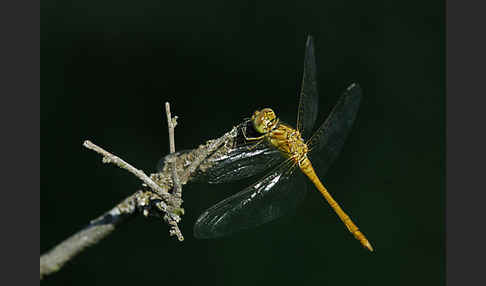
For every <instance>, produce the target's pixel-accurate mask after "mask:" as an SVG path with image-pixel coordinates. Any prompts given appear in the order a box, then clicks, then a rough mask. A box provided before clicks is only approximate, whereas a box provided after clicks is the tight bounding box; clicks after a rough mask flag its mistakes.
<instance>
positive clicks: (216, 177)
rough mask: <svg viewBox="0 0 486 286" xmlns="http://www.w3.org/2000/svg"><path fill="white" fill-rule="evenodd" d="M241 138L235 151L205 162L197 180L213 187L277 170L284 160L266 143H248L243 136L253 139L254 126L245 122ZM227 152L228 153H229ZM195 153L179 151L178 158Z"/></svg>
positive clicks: (213, 156) (211, 156) (215, 153)
mask: <svg viewBox="0 0 486 286" xmlns="http://www.w3.org/2000/svg"><path fill="white" fill-rule="evenodd" d="M238 132H239V133H238V135H237V137H236V139H235V141H234V142H233V146H232V147H227V146H225V147H223V148H222V149H224V150H225V151H224V152H219V151H221V150H219V151H216V152H214V153H213V154H211V155H210V156H209V157H208V158H207V159H206V160H205V161H203V162H202V164H201V165H200V168H199V169H198V172H197V173H196V174H194V175H193V177H194V179H196V180H198V181H201V182H207V183H211V184H218V183H226V182H230V181H235V180H240V179H244V178H248V177H252V176H255V175H257V174H260V173H262V172H264V171H268V170H270V169H271V168H272V167H275V166H277V165H278V164H280V163H281V162H282V161H284V159H285V158H284V157H283V156H282V155H281V154H280V153H279V151H278V150H277V149H276V148H273V147H272V146H269V145H268V144H267V143H266V142H265V141H252V142H247V141H246V140H245V138H244V136H243V132H245V134H247V135H248V136H250V137H253V136H254V135H255V134H252V133H251V132H252V130H251V122H250V121H245V122H243V123H242V124H241V126H240V128H239V129H238ZM226 148H227V149H226ZM190 151H191V150H184V151H179V152H177V153H176V155H183V154H185V153H188V152H190ZM168 156H173V155H167V156H165V157H163V158H162V159H161V160H160V161H159V163H158V164H157V170H158V171H159V172H160V171H161V170H162V169H163V167H164V165H165V161H166V160H167V158H168Z"/></svg>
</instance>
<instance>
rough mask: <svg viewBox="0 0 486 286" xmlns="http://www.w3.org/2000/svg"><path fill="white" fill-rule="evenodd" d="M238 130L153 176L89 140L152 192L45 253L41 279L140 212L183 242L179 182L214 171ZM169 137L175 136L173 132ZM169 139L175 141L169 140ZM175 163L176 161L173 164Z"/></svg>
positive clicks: (138, 194)
mask: <svg viewBox="0 0 486 286" xmlns="http://www.w3.org/2000/svg"><path fill="white" fill-rule="evenodd" d="M168 118H171V119H172V120H169V122H170V123H169V124H172V125H173V127H174V126H175V118H172V117H171V116H170V110H169V113H168ZM169 129H170V128H169ZM237 130H238V127H233V129H232V130H231V131H230V132H227V133H226V134H224V135H223V136H222V137H220V138H218V139H215V140H210V141H207V142H206V144H204V145H200V146H199V147H198V148H196V149H193V150H190V151H188V152H185V153H181V154H178V153H172V154H170V155H169V156H166V162H165V165H164V167H163V168H162V170H161V171H160V172H159V173H156V174H151V175H150V177H148V176H147V175H145V173H144V172H143V171H141V170H138V169H136V168H135V167H133V166H131V165H130V164H128V163H127V162H125V161H123V160H122V159H121V158H119V157H117V156H115V155H113V154H111V153H110V152H108V151H105V150H103V149H102V148H101V147H99V146H97V145H95V144H93V143H92V142H90V141H85V142H84V143H83V145H84V146H85V147H87V148H89V149H91V150H94V151H96V152H98V153H100V154H102V155H103V162H105V163H114V164H116V165H117V166H119V167H121V168H123V169H126V170H128V171H129V172H131V173H133V174H134V175H135V176H137V177H138V178H140V179H141V180H142V181H143V182H144V183H145V184H146V185H147V186H149V187H150V189H151V190H144V191H137V192H135V193H134V194H133V195H131V196H129V197H128V198H126V199H125V200H124V201H122V202H121V203H120V204H118V205H117V206H115V207H114V208H113V209H111V210H110V211H108V212H107V213H105V214H104V215H102V216H100V217H98V218H97V219H95V220H93V221H91V222H90V223H89V224H88V226H87V227H85V228H84V229H82V230H80V231H79V232H77V233H76V234H74V235H72V236H71V237H69V238H67V239H66V240H64V241H63V242H61V243H59V244H58V245H57V246H55V247H54V248H53V249H51V250H50V251H48V252H47V253H45V254H43V255H42V256H41V257H40V278H41V279H42V278H43V277H44V276H45V275H48V274H50V273H54V272H56V271H58V270H59V269H61V267H62V266H63V265H64V264H65V263H66V262H67V261H69V260H71V259H72V258H74V257H75V256H76V255H77V254H79V253H80V252H81V251H83V250H84V249H86V248H87V247H88V246H90V245H93V244H96V243H97V242H99V241H101V239H103V238H104V237H106V236H107V235H108V234H110V233H111V232H112V231H113V230H114V229H115V227H116V226H117V225H119V224H120V223H122V222H124V221H126V220H127V218H130V217H133V216H134V215H135V214H137V213H142V214H143V215H144V216H148V215H157V216H163V217H164V220H165V221H166V222H167V223H168V224H169V225H170V226H171V230H170V234H171V235H177V236H178V238H179V240H182V239H183V237H182V234H181V233H180V230H179V228H178V226H177V223H178V222H179V221H180V217H179V215H180V214H183V209H182V208H180V206H181V203H182V199H181V197H179V195H175V194H177V193H180V192H179V191H178V190H177V186H175V185H176V184H177V182H176V181H179V182H178V183H179V184H180V186H182V185H184V184H186V183H187V182H189V181H190V180H191V179H192V178H193V177H194V176H195V175H196V174H197V173H198V172H204V171H206V170H207V169H208V168H210V166H211V164H212V163H211V162H212V160H213V159H215V158H218V157H219V156H225V155H226V154H227V152H228V151H229V150H230V149H229V148H226V147H228V146H231V145H232V144H233V142H234V140H235V138H236V136H237ZM169 132H171V131H169ZM169 137H171V136H170V133H169ZM172 138H173V130H172ZM169 140H171V139H170V138H169ZM172 142H173V141H172ZM171 145H172V143H171ZM172 151H175V145H174V149H171V152H172ZM171 160H173V161H172V162H169V161H171ZM170 163H171V164H170ZM169 165H171V166H169ZM203 165H204V166H203ZM174 171H175V172H174ZM174 173H175V174H174ZM171 189H173V190H174V189H175V190H174V195H173V194H171V193H169V191H168V190H171ZM181 190H182V188H181ZM180 194H181V193H180Z"/></svg>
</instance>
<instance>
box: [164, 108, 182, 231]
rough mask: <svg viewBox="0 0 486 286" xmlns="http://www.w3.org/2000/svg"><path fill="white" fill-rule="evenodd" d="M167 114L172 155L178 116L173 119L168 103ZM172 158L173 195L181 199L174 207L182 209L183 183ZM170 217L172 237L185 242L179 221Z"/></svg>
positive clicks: (166, 217)
mask: <svg viewBox="0 0 486 286" xmlns="http://www.w3.org/2000/svg"><path fill="white" fill-rule="evenodd" d="M165 112H166V114H167V126H168V129H169V150H170V154H174V153H175V139H174V127H175V126H176V125H177V122H176V119H177V116H174V118H172V115H171V114H170V104H169V103H168V102H166V103H165ZM171 158H172V162H171V169H172V181H173V182H174V184H173V187H174V188H173V194H174V196H175V197H176V198H178V199H179V200H178V201H177V202H176V204H175V205H174V207H177V208H180V209H182V208H181V205H182V187H181V183H180V181H179V176H177V171H176V161H175V158H174V157H171ZM169 216H170V214H167V215H166V216H165V217H164V218H165V219H166V221H168V222H169V224H170V226H171V229H170V235H171V236H172V235H176V236H177V239H179V241H183V240H184V236H182V232H181V230H180V229H179V226H178V225H177V221H174V220H171V219H169Z"/></svg>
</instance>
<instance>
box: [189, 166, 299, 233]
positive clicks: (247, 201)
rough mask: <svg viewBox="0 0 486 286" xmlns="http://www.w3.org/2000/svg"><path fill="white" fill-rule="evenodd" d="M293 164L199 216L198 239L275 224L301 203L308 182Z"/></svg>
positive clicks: (195, 227) (282, 167)
mask: <svg viewBox="0 0 486 286" xmlns="http://www.w3.org/2000/svg"><path fill="white" fill-rule="evenodd" d="M289 165H290V162H289V161H286V163H284V164H281V165H280V166H279V167H277V168H274V169H273V170H272V171H271V172H270V173H268V174H267V175H266V176H265V177H263V178H262V179H261V180H259V181H258V182H256V183H255V184H253V185H251V186H249V187H247V188H245V189H244V190H243V191H241V192H239V193H237V194H235V195H233V196H231V197H229V198H226V199H224V200H223V201H221V202H219V203H217V204H216V205H214V206H212V207H211V208H209V209H208V210H206V211H205V212H203V213H202V214H201V216H199V218H198V219H197V221H196V224H195V225H194V236H195V237H197V238H216V237H221V236H225V235H229V234H232V233H234V232H238V231H242V230H245V229H249V228H253V227H256V226H259V225H262V224H264V223H267V222H269V221H272V220H274V219H276V218H278V217H280V216H282V215H284V214H286V213H288V212H290V211H292V210H294V209H295V208H296V207H297V205H298V204H299V203H300V202H302V200H303V198H304V197H305V193H306V182H305V180H304V178H303V174H302V172H300V170H298V168H296V167H295V166H293V168H291V169H289Z"/></svg>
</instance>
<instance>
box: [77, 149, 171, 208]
mask: <svg viewBox="0 0 486 286" xmlns="http://www.w3.org/2000/svg"><path fill="white" fill-rule="evenodd" d="M83 146H84V147H86V148H88V149H91V150H93V151H96V152H98V153H100V154H101V155H103V163H113V164H115V165H117V166H118V167H120V168H123V169H125V170H127V171H129V172H130V173H132V174H134V175H135V176H137V177H138V178H139V179H140V180H142V181H143V182H144V183H145V184H147V185H148V186H149V187H150V188H151V189H152V190H154V191H156V192H157V193H158V194H159V195H160V196H161V197H162V198H163V199H164V200H167V201H170V200H172V197H171V195H170V194H169V193H168V192H167V190H164V189H162V188H161V187H160V186H159V185H157V184H156V183H155V182H154V181H153V180H152V179H150V178H149V177H148V176H147V175H145V173H144V172H143V171H142V170H138V169H136V168H135V167H133V166H132V165H130V164H128V163H127V162H125V161H123V160H122V159H120V158H119V157H117V156H115V155H113V154H111V153H110V152H108V151H105V150H104V149H103V148H101V147H99V146H97V145H95V144H93V143H92V142H91V141H89V140H86V141H84V143H83Z"/></svg>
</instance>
